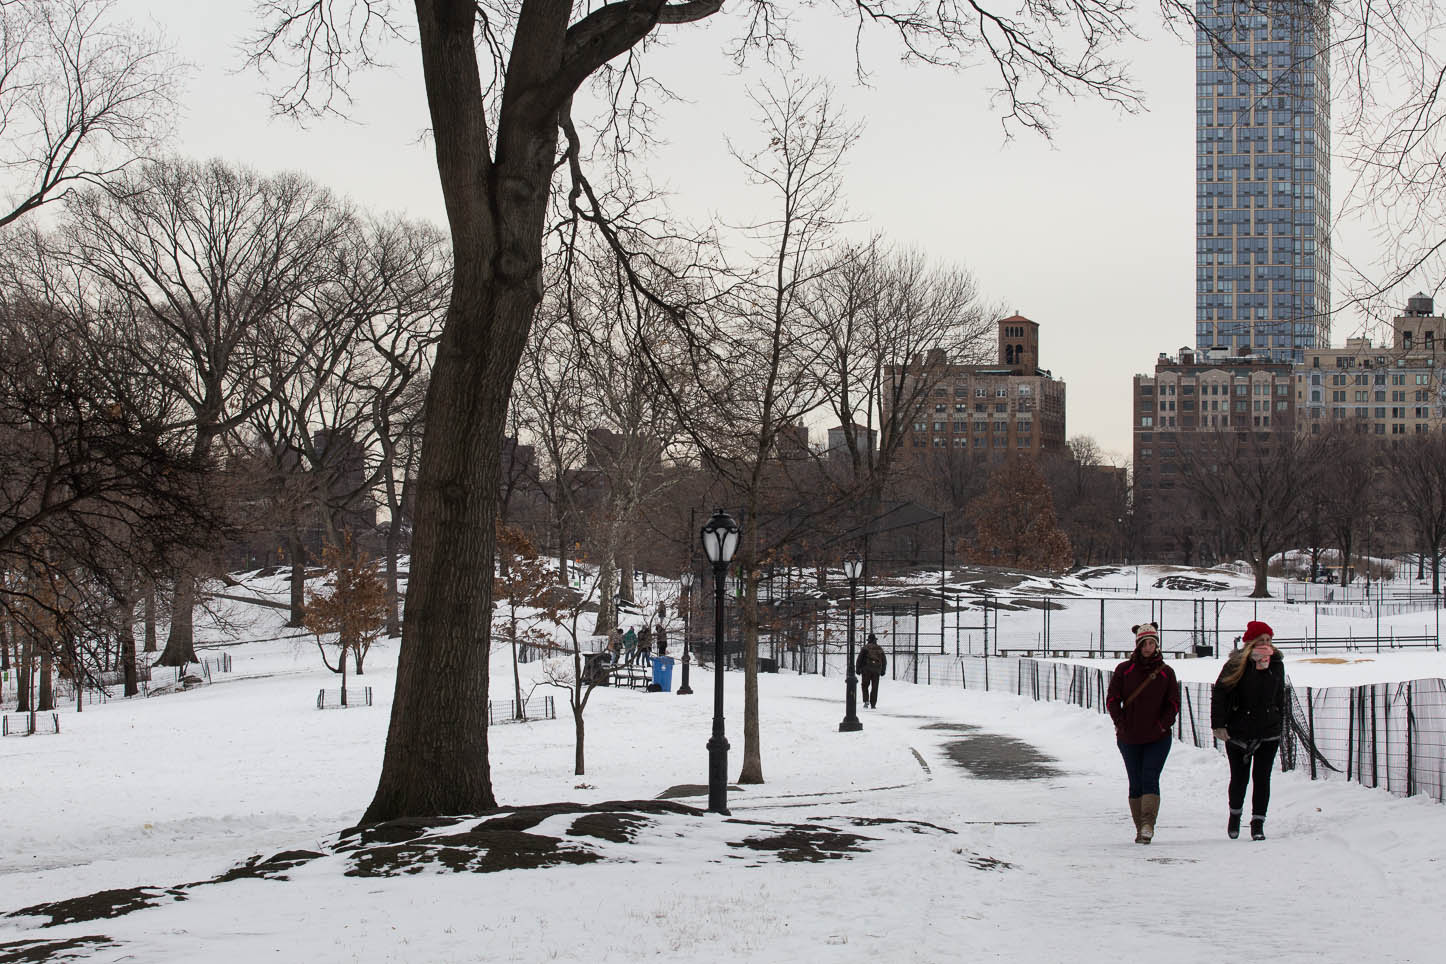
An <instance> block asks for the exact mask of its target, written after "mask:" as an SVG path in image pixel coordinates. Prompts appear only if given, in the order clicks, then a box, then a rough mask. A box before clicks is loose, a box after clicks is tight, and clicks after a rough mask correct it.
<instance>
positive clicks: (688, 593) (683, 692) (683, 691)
mask: <svg viewBox="0 0 1446 964" xmlns="http://www.w3.org/2000/svg"><path fill="white" fill-rule="evenodd" d="M678 582H679V583H681V584H682V586H683V685H682V686H680V687H678V695H679V696H692V695H693V687H691V686H689V685H688V655H689V654H690V653H691V652H692V650H691V649H689V646H688V620H689V617H690V616H692V615H693V574H692V573H691V572H685V573H683V574H682V575H681V576H679V577H678Z"/></svg>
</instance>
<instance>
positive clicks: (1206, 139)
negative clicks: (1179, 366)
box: [1195, 0, 1331, 362]
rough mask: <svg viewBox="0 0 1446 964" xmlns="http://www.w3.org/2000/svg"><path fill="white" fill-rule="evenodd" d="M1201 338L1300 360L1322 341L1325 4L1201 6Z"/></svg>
mask: <svg viewBox="0 0 1446 964" xmlns="http://www.w3.org/2000/svg"><path fill="white" fill-rule="evenodd" d="M1196 12H1197V14H1198V15H1199V16H1200V18H1201V22H1202V24H1203V26H1202V27H1201V28H1200V29H1198V30H1197V34H1196V41H1195V342H1196V345H1197V346H1198V347H1199V348H1201V349H1207V348H1210V347H1212V346H1225V347H1228V348H1230V349H1231V350H1232V353H1235V354H1244V352H1242V351H1241V349H1244V348H1248V349H1249V350H1250V353H1252V354H1269V355H1270V356H1271V357H1272V358H1274V359H1277V360H1280V361H1295V362H1299V361H1300V360H1301V359H1302V358H1303V357H1304V354H1305V349H1307V348H1313V347H1317V346H1320V347H1324V346H1328V345H1329V344H1330V250H1331V246H1330V233H1329V232H1330V99H1329V98H1330V90H1329V83H1328V76H1327V54H1326V40H1327V35H1328V26H1327V20H1326V7H1325V4H1324V3H1323V2H1322V0H1200V2H1199V3H1198V4H1197V6H1196Z"/></svg>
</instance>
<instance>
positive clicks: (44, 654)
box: [35, 646, 55, 713]
mask: <svg viewBox="0 0 1446 964" xmlns="http://www.w3.org/2000/svg"><path fill="white" fill-rule="evenodd" d="M54 663H55V661H54V659H53V658H52V657H51V655H50V647H49V646H46V647H45V648H44V649H42V650H41V651H40V694H39V695H38V696H37V697H36V699H35V709H36V710H37V711H39V712H42V713H43V712H45V711H46V710H53V709H55V679H54V676H55V673H54Z"/></svg>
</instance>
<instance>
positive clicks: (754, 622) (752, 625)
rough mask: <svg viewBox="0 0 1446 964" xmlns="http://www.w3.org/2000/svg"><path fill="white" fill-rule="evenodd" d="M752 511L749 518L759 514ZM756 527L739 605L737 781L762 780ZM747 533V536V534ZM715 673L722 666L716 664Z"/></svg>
mask: <svg viewBox="0 0 1446 964" xmlns="http://www.w3.org/2000/svg"><path fill="white" fill-rule="evenodd" d="M756 517H757V516H756V514H755V513H752V512H750V513H749V518H750V519H753V518H756ZM756 531H757V530H756V529H755V530H754V534H755V538H754V539H753V551H750V552H749V553H748V554H747V556H748V558H747V559H746V560H745V561H744V562H743V564H742V569H743V605H742V606H740V607H739V631H740V632H741V633H742V634H743V764H742V766H741V767H740V768H739V771H738V782H739V783H740V784H744V783H762V782H763V741H762V739H761V737H760V735H759V721H758V622H759V620H758V572H757V567H756V566H755V565H754V564H753V561H752V560H753V559H755V558H757V556H756V554H755V552H756V547H757V538H756ZM746 537H747V536H745V538H746ZM713 671H714V672H715V673H717V672H722V667H714V670H713Z"/></svg>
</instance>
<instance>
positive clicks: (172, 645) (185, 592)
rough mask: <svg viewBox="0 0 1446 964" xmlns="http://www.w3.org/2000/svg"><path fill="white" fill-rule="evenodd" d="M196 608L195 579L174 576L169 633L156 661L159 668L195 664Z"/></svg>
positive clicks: (189, 575)
mask: <svg viewBox="0 0 1446 964" xmlns="http://www.w3.org/2000/svg"><path fill="white" fill-rule="evenodd" d="M195 608H196V577H195V576H194V575H193V574H191V573H189V572H183V573H179V574H177V576H176V588H175V593H174V594H173V595H172V596H171V631H170V633H169V635H167V637H166V648H165V650H164V651H163V652H162V653H161V658H160V659H159V660H157V661H156V662H157V665H159V666H185V665H186V664H187V663H195V662H197V659H196V646H195V628H194V624H193V622H192V621H193V619H194V618H195Z"/></svg>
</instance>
